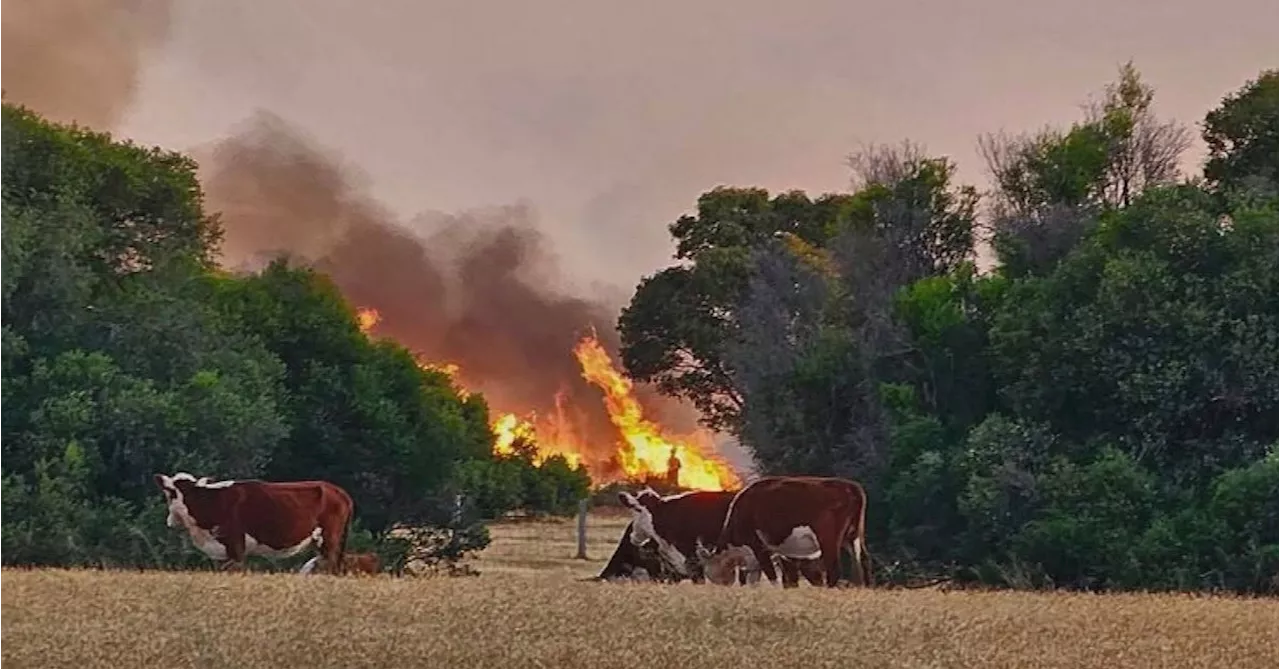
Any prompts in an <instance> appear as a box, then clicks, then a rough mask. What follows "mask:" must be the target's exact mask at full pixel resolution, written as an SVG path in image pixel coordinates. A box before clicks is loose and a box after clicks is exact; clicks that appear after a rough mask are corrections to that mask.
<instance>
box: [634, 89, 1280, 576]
mask: <svg viewBox="0 0 1280 669" xmlns="http://www.w3.org/2000/svg"><path fill="white" fill-rule="evenodd" d="M1153 99H1154V92H1153V91H1152V89H1151V88H1150V87H1149V86H1148V85H1146V84H1145V83H1144V82H1143V81H1142V80H1141V78H1140V76H1139V74H1138V72H1137V71H1136V70H1134V69H1133V68H1132V67H1131V66H1125V67H1124V68H1122V69H1121V71H1120V75H1119V77H1118V80H1117V81H1116V82H1115V83H1113V84H1111V85H1109V86H1107V87H1106V88H1105V90H1104V91H1103V95H1102V96H1100V97H1099V98H1097V99H1096V100H1095V101H1094V103H1092V104H1091V105H1089V106H1087V107H1086V110H1085V114H1084V117H1083V118H1081V119H1080V121H1079V122H1077V123H1075V124H1073V125H1072V126H1070V127H1068V128H1061V129H1047V130H1043V131H1040V132H1037V133H1032V134H1025V135H1012V136H1011V135H1006V134H1000V135H990V136H987V137H984V138H982V139H981V140H980V142H979V146H980V148H981V153H982V155H983V157H984V158H985V159H986V163H987V167H988V169H989V173H990V176H991V181H992V183H993V188H992V189H991V190H990V191H989V192H985V193H982V192H979V191H978V190H977V189H975V188H972V187H968V186H963V185H959V184H957V183H956V182H955V178H954V174H955V171H954V170H955V167H954V164H953V163H952V162H951V161H949V160H947V159H945V158H935V157H931V156H929V155H928V154H926V153H925V152H924V151H923V150H921V149H920V148H919V147H917V146H914V145H911V144H904V145H902V146H897V147H880V148H874V149H870V150H867V151H864V152H862V153H860V154H857V155H856V156H854V157H853V158H851V161H850V162H851V167H852V168H853V171H854V174H855V188H854V192H852V193H849V194H831V195H824V196H822V197H819V198H817V199H812V198H810V197H808V196H806V195H805V194H804V193H801V192H786V193H780V194H775V195H772V196H771V195H770V194H769V193H767V192H766V191H764V190H761V189H756V188H717V189H715V190H712V191H710V192H708V193H705V194H704V195H703V196H702V197H701V198H700V199H699V200H698V203H697V212H696V214H694V215H689V216H684V217H681V218H680V219H679V220H677V221H675V222H674V223H673V224H671V226H670V231H671V234H672V236H673V237H674V238H675V240H676V242H677V251H676V258H677V259H678V261H679V263H678V264H676V265H674V266H672V267H670V268H668V269H665V270H663V271H661V272H658V273H656V274H654V275H652V276H649V277H646V278H645V279H644V280H643V281H642V282H641V283H640V285H639V286H638V288H637V290H636V293H635V295H634V297H633V299H632V301H631V304H630V306H629V307H628V308H627V309H626V310H625V311H624V313H623V315H622V316H621V318H620V320H619V328H620V330H621V333H622V336H623V341H624V350H623V359H624V363H625V365H626V368H627V370H628V371H629V372H630V374H631V375H632V376H633V377H635V378H637V379H640V380H643V381H650V382H654V383H657V384H658V385H659V386H660V387H661V388H662V389H663V390H664V392H666V393H668V394H671V395H674V396H679V397H684V398H687V399H689V400H692V401H693V402H694V403H696V404H697V405H698V406H699V407H700V408H701V409H702V410H703V412H704V414H705V416H706V421H707V423H709V424H711V425H713V426H715V427H719V428H724V429H728V430H731V431H732V432H734V433H736V434H737V435H738V436H739V437H740V438H741V439H742V441H743V443H744V444H745V445H747V446H748V447H749V448H750V449H751V451H752V452H753V453H754V455H755V459H756V461H757V463H758V464H759V466H760V469H761V470H762V471H764V472H767V473H787V474H801V473H803V474H827V475H840V476H847V477H850V478H853V479H856V480H859V481H861V482H863V483H864V484H865V485H866V486H867V487H868V490H869V493H870V495H871V497H872V499H871V504H870V507H869V508H870V510H869V519H868V520H869V524H870V530H869V531H870V547H871V549H872V552H873V555H874V556H875V558H876V560H877V563H878V564H877V566H878V569H879V570H880V578H881V579H882V580H887V581H895V580H906V579H909V578H915V577H919V576H922V575H925V574H932V575H940V576H950V577H951V578H954V579H957V580H968V581H980V582H985V583H991V584H1000V585H1007V586H1015V587H1045V586H1050V587H1067V588H1087V589H1147V588H1151V589H1211V590H1217V589H1221V590H1230V591H1241V592H1270V593H1274V592H1275V591H1276V574H1277V525H1278V521H1277V473H1278V470H1277V459H1276V445H1277V408H1278V407H1277V355H1276V351H1277V331H1278V330H1280V323H1277V306H1278V304H1277V270H1278V266H1277V215H1278V210H1277V129H1276V125H1277V92H1276V72H1275V71H1265V72H1263V73H1261V74H1260V76H1259V77H1258V78H1257V79H1255V80H1252V81H1249V82H1247V84H1246V85H1244V86H1243V87H1242V88H1241V89H1240V90H1238V91H1235V92H1232V93H1230V94H1228V95H1226V96H1225V97H1224V99H1223V100H1222V102H1221V105H1220V106H1219V107H1217V108H1216V109H1213V110H1212V111H1210V112H1209V113H1208V114H1207V115H1206V116H1205V117H1204V119H1203V122H1202V123H1201V124H1200V130H1201V132H1202V136H1203V138H1204V140H1205V142H1206V143H1207V145H1208V149H1209V153H1208V157H1207V160H1206V162H1205V163H1204V165H1203V170H1202V173H1200V174H1197V175H1195V176H1194V177H1191V178H1187V177H1184V176H1183V175H1180V174H1179V171H1178V164H1179V161H1180V160H1181V158H1182V154H1183V153H1184V151H1185V150H1186V149H1187V148H1188V147H1189V145H1190V139H1191V135H1190V134H1189V131H1188V130H1187V129H1185V128H1183V127H1182V126H1180V125H1178V124H1176V123H1171V122H1167V121H1164V120H1161V119H1160V118H1158V117H1157V116H1156V114H1155V113H1154V108H1153ZM982 238H986V239H987V240H989V242H990V244H989V247H990V248H991V249H993V251H994V259H993V260H992V261H991V262H990V264H992V265H994V267H992V268H991V269H990V270H989V271H982V272H979V271H977V265H976V261H977V259H978V258H977V253H978V244H977V242H978V241H979V240H980V239H982Z"/></svg>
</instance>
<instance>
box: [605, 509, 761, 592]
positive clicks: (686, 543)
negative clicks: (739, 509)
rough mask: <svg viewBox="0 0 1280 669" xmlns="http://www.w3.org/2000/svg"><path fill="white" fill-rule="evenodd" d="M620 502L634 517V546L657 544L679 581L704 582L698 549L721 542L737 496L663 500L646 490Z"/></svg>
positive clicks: (632, 522)
mask: <svg viewBox="0 0 1280 669" xmlns="http://www.w3.org/2000/svg"><path fill="white" fill-rule="evenodd" d="M618 499H620V500H621V501H622V503H623V504H624V505H625V506H626V507H627V508H628V509H630V510H631V513H632V520H631V525H630V526H629V530H628V531H629V533H630V540H631V544H632V545H633V546H635V547H641V546H644V545H645V544H647V543H649V542H653V543H654V544H656V545H657V553H658V557H659V558H660V559H661V562H662V564H663V566H665V567H667V568H669V569H670V570H671V571H673V572H675V575H676V577H677V579H679V578H690V579H692V580H693V582H694V583H701V582H702V581H703V575H702V568H701V564H700V560H699V559H698V558H699V554H698V553H699V551H698V547H699V546H705V545H710V544H713V543H714V542H715V541H716V540H717V539H718V538H719V536H720V532H721V529H722V528H723V527H724V520H725V514H727V513H728V511H729V504H730V503H731V502H732V501H733V499H734V493H733V492H721V491H693V492H685V493H681V494H679V495H668V496H666V497H662V496H660V495H658V493H656V492H654V491H652V490H650V489H648V488H645V489H644V490H641V491H640V492H639V493H638V494H636V495H632V494H631V493H628V492H620V493H618ZM691 563H693V564H691ZM649 573H650V574H652V573H653V571H652V570H649ZM742 580H743V582H746V581H747V580H749V575H747V574H743V575H742Z"/></svg>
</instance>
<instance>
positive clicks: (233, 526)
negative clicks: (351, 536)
mask: <svg viewBox="0 0 1280 669" xmlns="http://www.w3.org/2000/svg"><path fill="white" fill-rule="evenodd" d="M155 480H156V485H158V486H159V487H160V490H162V491H163V492H164V496H165V501H166V502H167V503H168V506H169V514H168V517H167V518H166V519H165V522H166V524H168V526H169V527H183V528H185V529H186V530H187V533H188V534H190V535H191V542H192V543H193V544H195V547H196V548H198V549H199V550H200V551H201V552H203V553H204V554H205V555H207V556H209V557H210V558H212V559H213V560H215V561H218V562H219V563H221V567H222V568H223V569H226V568H237V569H241V568H243V567H244V562H245V559H246V558H247V557H248V556H250V555H258V556H262V557H271V558H281V557H290V556H293V555H297V554H298V553H300V552H302V551H303V550H304V549H306V548H307V547H308V546H310V545H311V544H312V543H315V544H316V548H317V551H318V553H319V555H318V556H317V558H316V559H313V560H312V561H311V562H308V565H307V566H306V567H303V569H304V570H305V571H310V569H311V568H314V567H315V566H316V564H315V563H316V562H317V560H318V561H319V562H321V563H322V566H323V569H324V570H325V571H327V572H329V573H335V574H336V573H339V572H340V571H341V570H342V553H343V548H344V545H345V542H346V538H347V526H348V525H349V524H350V522H351V515H352V511H353V509H354V505H353V503H352V501H351V496H350V495H348V494H347V492H346V491H345V490H343V489H342V488H340V487H338V486H336V485H334V484H332V483H329V482H327V481H294V482H269V481H257V480H247V481H217V482H214V481H210V480H209V479H208V478H205V477H201V478H199V479H197V478H196V477H194V476H192V475H191V474H187V473H185V472H183V473H178V474H174V475H173V476H166V475H164V474H156V475H155Z"/></svg>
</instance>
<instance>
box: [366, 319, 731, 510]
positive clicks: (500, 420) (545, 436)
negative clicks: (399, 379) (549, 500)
mask: <svg viewBox="0 0 1280 669" xmlns="http://www.w3.org/2000/svg"><path fill="white" fill-rule="evenodd" d="M356 319H357V322H358V324H359V326H360V331H361V332H363V333H365V334H366V335H368V334H370V332H371V331H372V329H373V328H374V327H375V326H377V324H378V323H379V322H380V321H381V320H382V317H381V315H380V314H379V313H378V311H377V310H376V309H372V308H367V307H362V308H360V309H357V310H356ZM573 353H574V356H575V357H576V358H577V359H578V364H579V365H580V366H581V367H582V377H583V378H584V379H586V380H587V381H589V382H590V383H592V384H593V385H595V386H596V387H598V388H600V390H602V391H603V392H604V405H605V410H606V411H607V412H608V413H609V419H610V421H611V422H612V423H613V425H614V427H615V428H617V430H618V436H619V440H618V443H617V444H615V448H616V453H615V454H614V457H613V462H596V461H592V460H590V459H588V458H584V455H586V454H588V453H589V452H592V450H593V449H587V448H585V447H584V445H583V443H582V441H581V440H580V439H579V438H578V436H577V435H576V434H575V433H574V430H573V426H572V422H571V421H570V420H569V419H568V418H567V417H566V415H565V407H564V401H565V397H564V395H563V394H558V395H557V396H556V413H555V415H553V416H549V417H539V416H536V415H534V414H530V415H529V416H528V417H526V418H520V417H519V416H517V415H516V414H514V413H502V414H501V415H499V416H497V418H495V419H494V421H493V423H492V425H491V428H492V430H493V432H494V435H495V437H496V439H495V441H494V445H493V450H494V452H495V453H498V454H501V455H511V454H513V453H515V452H516V448H515V446H516V443H517V441H522V442H524V443H526V444H529V445H531V446H532V447H533V448H534V449H535V453H536V455H535V460H536V461H538V462H541V461H545V460H546V459H547V458H548V457H551V456H553V455H559V456H562V457H564V458H565V460H566V461H567V462H568V463H569V466H571V467H578V466H582V465H586V466H587V468H588V469H589V470H590V473H591V476H592V479H593V480H594V481H595V482H596V484H598V485H599V484H605V483H609V482H611V481H612V480H616V479H617V478H621V477H619V476H618V472H617V469H618V468H621V470H622V473H623V475H624V476H625V478H629V479H633V480H639V479H644V478H648V477H658V478H661V477H665V476H667V475H668V474H669V472H670V469H669V467H670V465H671V464H673V463H672V459H673V458H674V459H676V460H677V461H678V465H679V472H678V474H677V479H676V481H677V483H678V484H679V485H680V486H681V487H683V488H688V489H695V490H729V489H733V488H736V487H738V486H740V485H741V480H740V479H739V478H738V476H737V474H735V473H734V471H733V469H732V468H731V467H729V465H728V464H727V463H726V462H725V461H724V460H723V459H721V458H720V457H719V456H718V455H716V454H715V449H714V447H713V446H712V443H711V439H710V438H709V437H708V436H707V435H706V434H705V433H702V432H698V433H695V434H692V435H684V436H681V437H671V436H667V435H664V434H663V431H662V429H661V428H660V427H658V426H657V425H656V424H655V423H653V422H652V421H650V420H648V419H646V418H645V416H644V408H643V407H642V406H641V405H640V402H639V401H638V400H637V399H636V397H635V394H634V390H633V386H632V383H631V381H630V379H627V378H626V377H625V376H623V375H622V373H621V372H619V371H618V369H617V368H616V367H614V364H613V361H612V360H611V359H610V358H609V354H608V352H606V351H605V350H604V347H603V346H601V345H600V341H599V340H598V339H596V337H595V334H594V333H593V334H589V335H587V336H585V337H583V338H582V340H581V341H579V342H578V344H577V345H576V346H575V347H574V350H573ZM418 366H419V367H422V368H423V369H431V370H435V371H439V372H443V373H444V374H446V375H448V376H449V377H450V378H451V379H452V380H453V382H454V383H453V385H454V387H455V389H457V391H458V392H459V393H460V394H461V395H462V396H463V397H466V395H467V394H468V392H469V391H468V390H467V389H466V388H464V387H463V386H462V385H461V384H460V383H458V373H459V367H458V365H456V364H454V363H449V362H444V363H442V362H432V361H428V360H425V359H422V358H418Z"/></svg>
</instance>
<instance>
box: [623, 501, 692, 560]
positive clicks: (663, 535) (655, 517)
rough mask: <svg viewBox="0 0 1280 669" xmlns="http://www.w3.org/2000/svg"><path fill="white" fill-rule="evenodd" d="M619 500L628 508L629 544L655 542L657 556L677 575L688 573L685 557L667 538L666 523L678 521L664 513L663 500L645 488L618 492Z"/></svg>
mask: <svg viewBox="0 0 1280 669" xmlns="http://www.w3.org/2000/svg"><path fill="white" fill-rule="evenodd" d="M618 499H619V500H621V501H622V504H623V505H624V506H626V507H627V508H628V509H630V510H631V514H632V518H631V543H632V544H634V545H635V546H643V545H645V544H646V543H648V542H650V541H652V542H654V543H655V544H657V545H658V555H659V556H660V557H661V558H662V561H663V562H665V563H666V564H667V566H669V567H671V568H672V569H674V570H676V572H678V573H679V574H680V575H682V576H688V575H689V567H688V564H686V562H687V559H688V558H687V556H685V555H684V554H683V553H681V552H680V551H679V549H677V548H676V547H675V545H674V544H672V543H671V541H670V540H669V539H668V538H667V537H669V536H671V532H670V528H669V524H670V523H674V522H679V520H678V519H677V518H672V517H670V516H671V514H668V513H663V506H664V504H665V503H666V500H664V499H663V498H662V497H660V496H659V495H658V493H656V492H654V491H652V490H650V489H648V488H645V489H644V490H641V491H640V492H639V493H638V494H636V495H632V494H631V493H629V492H625V491H623V492H620V493H618Z"/></svg>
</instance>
